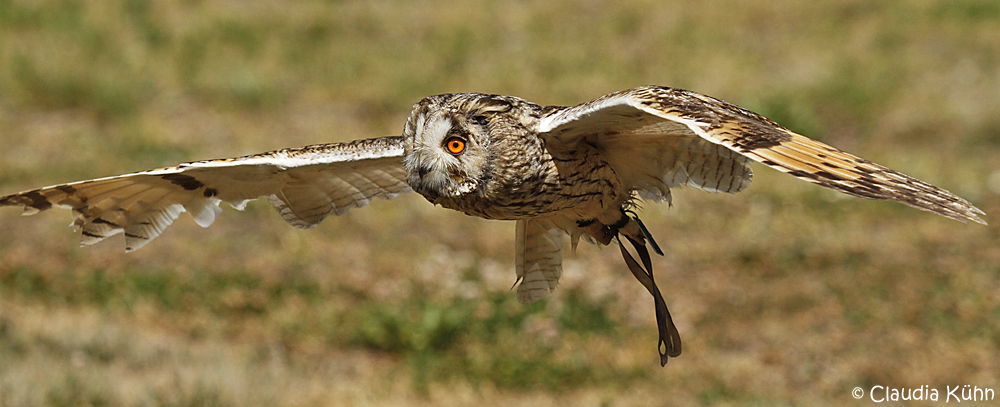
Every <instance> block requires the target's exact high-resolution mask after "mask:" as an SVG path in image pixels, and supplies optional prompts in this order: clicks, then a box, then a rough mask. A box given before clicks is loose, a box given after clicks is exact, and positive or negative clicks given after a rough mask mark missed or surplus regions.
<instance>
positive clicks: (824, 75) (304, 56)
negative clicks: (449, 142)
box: [0, 0, 1000, 406]
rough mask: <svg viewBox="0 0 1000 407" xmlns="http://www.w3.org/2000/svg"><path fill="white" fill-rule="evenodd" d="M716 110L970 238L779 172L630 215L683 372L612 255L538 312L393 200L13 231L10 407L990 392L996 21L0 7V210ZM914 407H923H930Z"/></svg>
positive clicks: (179, 1) (919, 7) (450, 219)
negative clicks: (939, 201) (445, 103)
mask: <svg viewBox="0 0 1000 407" xmlns="http://www.w3.org/2000/svg"><path fill="white" fill-rule="evenodd" d="M647 84H657V85H667V86H674V87H681V88H687V89H692V90H696V91H699V92H702V93H706V94H709V95H712V96H715V97H718V98H722V99H725V100H727V101H730V102H733V103H736V104H739V105H741V106H744V107H747V108H749V109H751V110H755V111H757V112H759V113H761V114H764V115H765V116H768V117H770V118H772V119H774V120H776V121H778V122H780V123H782V124H784V125H785V126H787V127H789V128H791V129H792V130H795V131H797V132H800V133H802V134H805V135H807V136H810V137H813V138H816V139H819V140H822V141H824V142H826V143H829V144H832V145H834V146H837V147H840V148H842V149H845V150H847V151H850V152H853V153H856V154H858V155H861V156H863V157H865V158H868V159H870V160H873V161H876V162H879V163H881V164H884V165H887V166H889V167H892V168H894V169H897V170H900V171H902V172H904V173H907V174H909V175H912V176H915V177H917V178H920V179H923V180H926V181H928V182H931V183H933V184H935V185H938V186H941V187H944V188H946V189H949V190H951V191H953V192H955V193H957V194H958V195H961V196H963V197H965V198H967V199H969V200H970V201H972V202H973V203H974V204H976V205H977V206H979V207H980V208H982V209H983V210H984V211H986V212H987V214H988V216H987V217H986V219H987V221H990V222H992V223H993V225H991V226H980V225H975V224H962V223H959V222H955V221H952V220H949V219H945V218H942V217H939V216H935V215H931V214H928V213H924V212H920V211H917V210H914V209H911V208H908V207H905V206H903V205H900V204H897V203H887V202H875V201H867V200H862V199H856V198H850V197H846V196H842V195H838V194H837V193H835V192H831V191H827V190H825V189H823V188H820V187H817V186H813V185H809V184H806V183H803V182H800V181H797V180H794V179H792V178H791V177H788V176H786V175H783V174H780V173H777V172H775V171H771V170H769V169H766V168H763V167H761V166H757V167H754V168H755V170H756V172H757V174H756V177H755V181H754V183H753V185H751V187H750V188H749V189H748V190H747V191H745V192H743V193H740V194H737V195H721V194H709V193H704V192H701V191H694V190H680V191H675V194H674V205H673V207H668V206H667V205H654V204H649V205H645V206H644V208H642V211H641V215H642V217H643V219H644V220H645V222H646V224H647V226H648V227H649V229H650V230H651V231H652V233H653V234H654V235H655V236H656V237H657V239H658V242H659V243H660V245H661V246H662V247H663V248H664V251H665V252H666V256H664V257H660V258H656V259H655V265H654V268H655V270H656V272H657V279H658V281H659V284H660V287H661V289H662V290H663V292H664V295H665V297H666V300H667V304H668V305H669V307H670V310H671V311H672V313H673V317H674V321H675V322H676V324H677V327H678V328H679V329H680V332H681V336H682V338H683V339H684V354H683V355H682V356H681V357H680V358H677V359H673V360H672V361H671V362H670V364H669V365H667V366H666V367H665V368H661V367H660V366H659V364H658V363H657V354H656V349H655V342H656V329H655V322H654V318H653V306H652V305H653V304H652V300H651V299H650V297H649V296H648V294H647V293H646V292H645V291H644V289H643V288H642V286H641V285H639V284H638V283H637V282H636V281H635V280H634V278H633V277H632V276H631V275H630V274H629V272H628V271H627V268H626V267H625V266H624V264H623V262H622V260H621V256H620V254H619V253H618V250H617V249H615V248H598V247H595V246H592V245H586V244H584V245H581V246H580V248H579V250H578V251H577V253H576V254H569V255H567V256H566V259H565V272H564V276H563V279H562V281H561V285H560V287H559V289H558V290H557V291H556V292H555V293H554V295H552V296H550V297H549V299H548V300H545V301H542V302H539V303H536V304H532V305H529V306H522V305H520V304H518V303H517V301H516V299H515V295H514V293H513V292H512V291H510V287H511V285H512V284H513V283H514V266H513V257H514V256H513V247H514V245H513V232H514V226H513V223H511V222H497V221H486V220H482V219H474V218H469V217H466V216H464V215H462V214H460V213H457V212H452V211H448V210H444V209H441V208H435V207H433V206H431V205H430V204H428V203H427V202H426V201H424V200H423V198H421V197H419V196H404V197H401V198H398V199H396V200H393V201H378V202H374V203H373V204H372V205H370V206H368V207H366V208H364V209H361V210H352V211H350V212H349V213H347V214H346V215H344V216H341V217H336V218H329V219H327V220H326V221H325V222H324V223H323V224H322V225H320V226H319V227H317V228H315V229H311V230H298V229H294V228H292V227H289V226H288V225H286V224H285V223H284V221H282V220H281V218H280V217H279V216H277V214H276V213H275V212H274V211H273V210H272V209H271V208H270V206H269V205H268V204H267V203H266V202H255V203H252V204H251V205H250V206H249V207H248V208H247V210H246V211H245V212H243V213H240V212H237V211H234V210H231V209H230V208H228V207H227V208H226V210H225V212H226V213H224V214H223V215H222V216H220V218H219V219H218V220H217V221H216V222H215V224H214V225H213V226H212V227H211V228H209V229H201V228H199V227H197V226H196V225H195V224H194V222H191V221H190V219H189V217H188V216H187V215H182V217H181V218H180V219H178V221H177V222H176V223H175V224H174V226H172V227H171V228H169V229H168V230H167V231H166V232H165V233H164V234H163V235H162V236H161V237H160V238H158V239H157V240H156V241H155V242H154V243H153V244H151V245H149V246H147V247H146V248H144V249H142V250H140V251H138V252H135V253H131V254H128V255H126V254H124V253H123V251H124V250H123V246H124V244H123V241H122V240H120V239H114V238H112V239H109V241H108V242H104V243H102V244H100V245H97V246H94V247H90V248H86V249H81V248H78V247H77V241H78V236H77V235H75V234H74V233H72V232H71V230H70V229H68V228H67V227H66V225H67V223H68V222H69V221H70V219H71V216H70V214H69V213H68V212H67V211H57V210H54V211H51V212H46V213H43V214H40V215H38V216H35V217H31V218H22V217H20V216H19V213H18V212H19V211H17V210H16V209H4V210H2V211H0V405H2V406H38V405H49V406H90V405H93V406H319V405H344V406H367V405H379V406H393V405H398V406H410V405H415V406H423V405H425V406H430V405H511V406H517V405H524V406H529V405H530V406H546V405H550V406H598V405H599V406H628V405H734V406H739V405H858V404H867V403H870V402H871V400H870V399H868V395H867V394H866V396H865V399H862V400H855V399H854V398H853V397H852V396H851V394H850V393H851V390H852V389H853V388H854V387H861V388H863V389H864V390H865V392H866V393H867V392H868V391H869V390H870V389H871V388H872V387H873V386H876V385H881V386H885V387H891V388H910V389H914V388H919V387H921V386H929V388H936V389H938V390H939V391H940V393H941V400H942V401H943V400H944V394H945V387H946V386H952V387H954V386H958V385H966V384H969V385H976V386H979V387H980V388H992V389H994V391H1000V373H998V372H1000V229H998V228H997V226H996V225H997V224H1000V220H998V219H997V218H996V216H995V215H996V214H998V213H1000V3H997V2H996V1H994V0H941V1H932V0H912V1H906V0H901V1H882V0H836V1H814V0H772V1H768V2H758V1H717V0H707V1H706V0H677V1H641V0H640V1H630V2H600V1H578V2H572V1H561V0H556V1H534V0H517V1H504V2H501V1H485V2H479V3H474V2H467V1H440V2H430V1H410V2H390V1H382V0H372V1H319V0H315V1H309V0H307V1H296V2H272V1H224V0H161V1H155V2H154V1H147V0H108V1H84V0H35V1H27V0H0V194H8V193H14V192H17V191H21V190H26V189H30V188H34V187H38V186H43V185H50V184H55V183H62V182H68V181H75V180H82V179H88V178H93V177H100V176H108V175H115V174H121V173H127V172H133V171H139V170H144V169H149V168H154V167H162V166H170V165H174V164H176V163H179V162H183V161H191V160H201V159H209V158H221V157H230V156H237V155H243V154H250V153H256V152H262V151H266V150H271V149H278V148H283V147H297V146H302V145H307V144H315V143H326V142H336V141H346V140H352V139H356V138H367V137H376V136H383V135H397V134H399V133H400V132H401V129H402V126H403V123H404V121H405V118H406V116H407V115H408V113H409V108H410V106H411V105H412V104H413V103H415V102H416V101H418V100H420V99H421V98H422V97H424V96H428V95H432V94H439V93H447V92H472V91H475V92H486V93H500V94H509V95H516V96H520V97H523V98H526V99H528V100H531V101H534V102H537V103H540V104H553V105H573V104H577V103H581V102H584V101H586V100H589V99H592V98H595V97H597V96H600V95H603V94H606V93H610V92H613V91H616V90H621V89H627V88H630V87H634V86H639V85H647ZM913 404H914V405H919V404H920V403H919V402H915V403H913Z"/></svg>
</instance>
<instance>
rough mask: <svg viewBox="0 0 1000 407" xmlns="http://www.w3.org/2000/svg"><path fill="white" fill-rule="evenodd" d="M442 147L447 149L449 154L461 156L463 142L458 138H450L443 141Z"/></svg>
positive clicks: (463, 146)
mask: <svg viewBox="0 0 1000 407" xmlns="http://www.w3.org/2000/svg"><path fill="white" fill-rule="evenodd" d="M444 146H445V148H447V149H448V152H449V153H452V154H461V153H462V152H463V151H465V140H462V139H461V138H460V137H452V138H450V139H448V140H447V141H445V144H444Z"/></svg>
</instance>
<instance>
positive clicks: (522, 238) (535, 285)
mask: <svg viewBox="0 0 1000 407" xmlns="http://www.w3.org/2000/svg"><path fill="white" fill-rule="evenodd" d="M515 230H516V235H515V239H514V258H515V259H514V262H515V267H516V271H517V281H519V282H520V284H518V286H517V299H518V301H520V302H521V303H529V302H535V301H538V300H539V299H541V298H542V297H544V296H545V295H546V294H548V293H549V292H550V291H552V290H555V289H556V285H558V284H559V277H560V276H562V247H563V238H564V235H565V232H563V231H562V229H560V228H558V227H556V226H555V225H553V224H550V222H547V221H546V220H544V219H528V220H519V221H517V226H516V228H515ZM515 284H517V283H516V282H515Z"/></svg>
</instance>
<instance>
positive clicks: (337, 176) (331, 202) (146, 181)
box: [0, 137, 410, 251]
mask: <svg viewBox="0 0 1000 407" xmlns="http://www.w3.org/2000/svg"><path fill="white" fill-rule="evenodd" d="M402 155H403V148H402V139H401V138H399V137H386V138H380V139H369V140H358V141H354V142H349V143H336V144H323V145H315V146H308V147H303V148H298V149H284V150H278V151H272V152H269V153H263V154H257V155H251V156H245V157H238V158H231V159H223V160H210V161H199V162H192V163H185V164H181V165H178V166H176V167H172V168H162V169H157V170H150V171H144V172H138V173H133V174H126V175H119V176H115V177H107V178H99V179H94V180H89V181H80V182H74V183H70V184H63V185H56V186H51V187H45V188H40V189H36V190H31V191H25V192H21V193H18V194H13V195H8V196H4V197H0V206H16V205H19V206H22V207H23V208H24V214H25V215H32V214H35V213H37V212H39V211H43V210H46V209H49V208H51V207H53V206H55V207H61V208H66V209H71V210H72V211H73V215H74V220H73V224H72V225H73V226H75V227H76V228H77V229H78V230H79V231H80V232H81V234H82V239H81V245H84V246H87V245H91V244H94V243H97V242H99V241H101V240H104V239H105V238H107V237H110V236H113V235H116V234H119V233H124V234H125V248H126V251H132V250H136V249H139V248H141V247H142V246H144V245H146V244H147V243H149V242H150V241H151V240H153V239H154V238H156V237H157V236H159V235H160V233H162V232H163V230H164V229H165V228H166V227H167V226H169V225H170V224H171V223H173V221H174V219H177V217H178V216H179V215H180V213H181V212H185V211H187V212H190V213H191V215H192V216H193V217H194V220H195V222H196V223H197V224H198V225H199V226H202V227H207V226H209V225H211V224H212V222H214V221H215V218H216V216H217V215H218V214H219V213H220V212H221V211H222V210H221V208H219V203H220V202H226V203H228V204H229V205H231V206H233V207H234V208H236V209H243V207H244V206H245V205H246V203H247V202H248V201H249V200H252V199H256V198H258V197H261V196H270V199H271V202H272V204H274V206H275V207H276V208H277V209H278V211H279V212H280V213H281V215H282V217H283V218H284V219H285V220H287V221H288V222H289V223H291V224H292V225H294V226H297V227H311V226H315V225H316V224H318V223H319V222H320V221H322V220H323V219H324V218H326V217H327V216H329V215H331V214H337V215H339V214H342V213H344V212H345V211H347V209H349V208H352V207H361V206H364V205H366V204H368V203H369V202H370V201H371V199H372V198H376V197H378V198H386V199H389V198H393V197H395V196H397V195H399V194H402V193H406V192H410V188H409V186H408V185H407V184H406V182H405V174H404V173H403V169H402Z"/></svg>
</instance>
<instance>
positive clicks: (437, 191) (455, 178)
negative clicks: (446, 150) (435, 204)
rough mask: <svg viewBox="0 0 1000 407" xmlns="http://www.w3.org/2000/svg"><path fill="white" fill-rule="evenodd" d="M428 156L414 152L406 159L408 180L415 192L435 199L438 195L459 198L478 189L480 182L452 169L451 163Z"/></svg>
mask: <svg viewBox="0 0 1000 407" xmlns="http://www.w3.org/2000/svg"><path fill="white" fill-rule="evenodd" d="M426 158H427V157H420V155H417V154H414V155H412V156H410V157H407V158H406V159H405V160H404V165H405V167H406V182H407V183H409V184H410V187H411V188H413V190H414V191H415V192H417V193H419V194H420V195H423V196H424V197H426V198H428V199H431V200H433V199H434V198H438V197H446V198H458V197H461V196H462V195H465V194H468V193H470V192H473V191H475V190H476V188H477V186H478V182H476V181H474V180H471V179H469V178H468V177H465V176H462V175H459V174H455V173H454V171H450V170H449V167H450V165H449V163H447V162H442V161H444V160H441V159H434V158H431V159H426ZM445 160H446V159H445Z"/></svg>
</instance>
